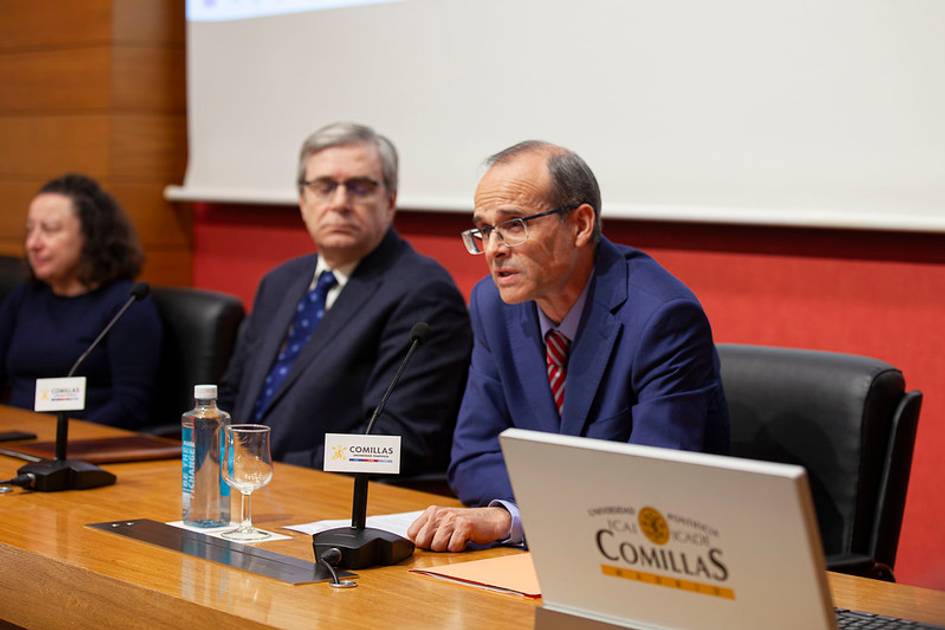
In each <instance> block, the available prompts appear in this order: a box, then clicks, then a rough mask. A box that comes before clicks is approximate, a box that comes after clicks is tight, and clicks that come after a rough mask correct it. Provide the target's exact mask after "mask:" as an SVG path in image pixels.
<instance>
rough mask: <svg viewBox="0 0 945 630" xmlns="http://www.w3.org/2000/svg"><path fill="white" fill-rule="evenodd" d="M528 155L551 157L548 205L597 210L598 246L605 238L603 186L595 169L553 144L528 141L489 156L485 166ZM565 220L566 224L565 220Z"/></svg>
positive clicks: (595, 222)
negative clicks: (550, 186) (602, 228)
mask: <svg viewBox="0 0 945 630" xmlns="http://www.w3.org/2000/svg"><path fill="white" fill-rule="evenodd" d="M526 153H546V154H547V155H548V174H549V175H551V185H552V193H551V194H552V197H551V199H549V200H548V201H549V203H551V205H552V207H554V208H577V207H578V206H580V205H581V204H584V203H586V204H588V205H589V206H591V207H592V208H593V209H594V233H593V235H592V242H594V243H597V242H598V241H599V240H600V234H601V217H600V210H601V199H600V186H599V185H598V184H597V178H596V177H594V172H593V171H591V167H589V166H588V165H587V162H585V161H584V160H583V159H581V156H579V155H578V154H577V153H575V152H574V151H572V150H570V149H566V148H565V147H561V146H558V145H556V144H551V143H550V142H544V141H542V140H525V141H523V142H519V143H518V144H514V145H512V146H510V147H509V148H507V149H503V150H501V151H499V152H498V153H496V154H494V155H491V156H489V157H488V158H487V159H486V162H485V165H486V166H487V167H492V166H495V165H497V164H506V163H508V162H511V161H512V160H514V159H515V158H517V157H518V156H520V155H524V154H526ZM561 220H562V221H563V220H564V217H563V216H562V217H561Z"/></svg>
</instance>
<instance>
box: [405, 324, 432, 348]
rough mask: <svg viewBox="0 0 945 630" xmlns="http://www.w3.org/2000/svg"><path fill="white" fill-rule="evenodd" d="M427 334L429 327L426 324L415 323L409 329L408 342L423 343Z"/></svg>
mask: <svg viewBox="0 0 945 630" xmlns="http://www.w3.org/2000/svg"><path fill="white" fill-rule="evenodd" d="M429 334H430V325H429V324H428V323H426V322H417V323H416V324H414V325H413V328H411V329H410V341H411V342H413V341H416V342H417V343H423V342H424V340H426V338H427V336H428V335H429Z"/></svg>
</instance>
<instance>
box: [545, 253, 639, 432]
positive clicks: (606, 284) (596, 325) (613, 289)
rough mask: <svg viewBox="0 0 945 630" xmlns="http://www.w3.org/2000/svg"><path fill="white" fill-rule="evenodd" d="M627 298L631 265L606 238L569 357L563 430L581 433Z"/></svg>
mask: <svg viewBox="0 0 945 630" xmlns="http://www.w3.org/2000/svg"><path fill="white" fill-rule="evenodd" d="M626 300H627V266H626V264H625V263H624V260H623V256H621V255H620V251H619V250H618V249H617V248H616V247H614V246H613V245H612V244H611V243H610V242H609V241H607V240H606V239H603V238H602V239H601V242H600V245H599V246H598V256H597V262H596V264H595V266H594V275H593V278H592V285H591V287H590V289H589V295H588V299H587V302H586V303H585V306H584V314H583V315H582V317H581V324H580V326H579V327H578V334H577V339H575V340H574V342H573V343H572V345H571V356H570V357H569V358H568V376H567V380H566V381H565V387H564V413H563V419H562V423H561V433H564V434H565V435H581V433H582V432H583V430H584V426H585V425H586V424H587V422H588V413H589V412H590V409H591V405H592V403H593V402H594V398H595V397H596V396H597V392H598V390H599V389H600V388H601V385H602V382H603V377H604V372H605V370H606V369H607V365H608V364H609V363H610V357H611V354H612V352H613V349H614V347H615V345H616V342H617V339H618V337H619V335H620V331H621V329H622V325H621V324H620V323H619V322H618V321H617V319H616V318H615V317H614V315H613V313H614V311H615V310H616V309H618V308H619V307H620V306H621V305H622V304H623V303H624V302H626ZM627 386H628V387H629V384H628V385H627Z"/></svg>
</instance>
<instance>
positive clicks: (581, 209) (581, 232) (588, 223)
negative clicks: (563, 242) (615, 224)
mask: <svg viewBox="0 0 945 630" xmlns="http://www.w3.org/2000/svg"><path fill="white" fill-rule="evenodd" d="M570 214H571V221H572V222H573V224H574V226H575V228H576V230H577V231H576V233H575V235H574V245H575V246H576V247H584V246H585V245H587V244H588V243H590V242H592V240H593V238H594V224H595V223H596V222H597V217H595V216H594V208H592V207H591V205H590V204H588V203H582V204H581V205H580V206H578V207H577V208H575V209H574V210H572V211H571V213H570Z"/></svg>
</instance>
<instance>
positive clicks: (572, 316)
mask: <svg viewBox="0 0 945 630" xmlns="http://www.w3.org/2000/svg"><path fill="white" fill-rule="evenodd" d="M593 277H594V272H593V271H592V272H591V274H590V275H589V276H588V277H587V283H585V285H584V290H583V291H581V295H579V296H578V299H577V300H576V301H575V302H574V305H573V306H572V307H571V310H569V311H568V314H567V315H565V316H564V319H562V320H561V323H560V324H558V325H555V323H554V322H553V321H552V320H551V318H550V317H548V316H547V315H545V312H544V311H542V310H541V308H540V307H539V306H538V303H537V302H536V303H535V310H536V311H538V323H539V325H540V326H541V338H542V339H544V338H545V335H547V334H548V331H549V330H555V329H557V330H558V332H560V333H561V334H562V335H564V336H565V337H567V338H568V340H569V341H571V342H572V343H573V342H574V338H575V337H577V331H578V324H580V323H581V315H583V314H584V303H585V302H587V289H588V287H590V286H591V278H593Z"/></svg>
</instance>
